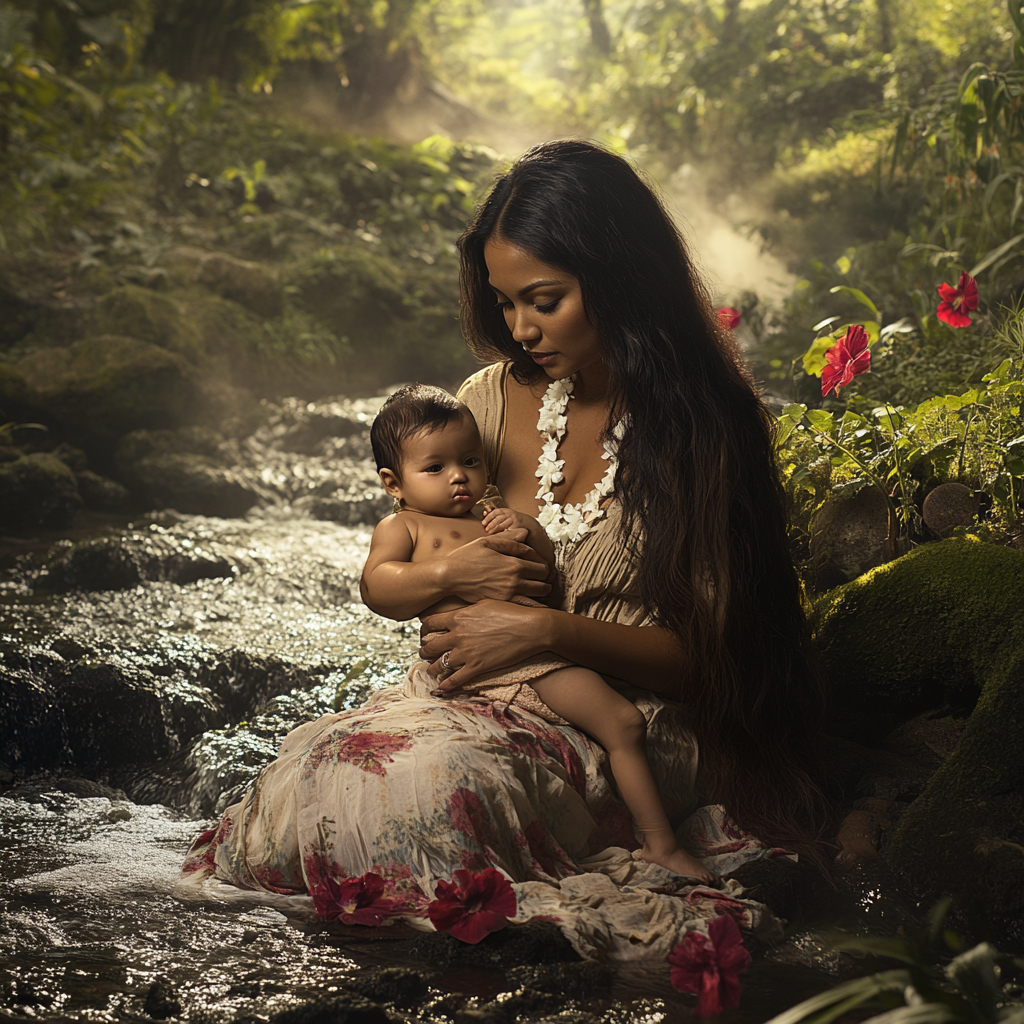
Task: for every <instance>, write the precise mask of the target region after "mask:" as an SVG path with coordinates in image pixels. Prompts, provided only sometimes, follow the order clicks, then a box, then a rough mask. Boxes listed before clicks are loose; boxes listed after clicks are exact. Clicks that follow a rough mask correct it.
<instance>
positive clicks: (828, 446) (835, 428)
mask: <svg viewBox="0 0 1024 1024" xmlns="http://www.w3.org/2000/svg"><path fill="white" fill-rule="evenodd" d="M1009 322H1010V323H1011V324H1012V325H1013V329H1014V330H1015V331H1016V332H1017V334H1019V332H1020V331H1021V330H1022V324H1021V315H1020V314H1018V315H1017V316H1016V317H1014V318H1012V319H1011V321H1009ZM860 379H862V378H858V381H859V380H860ZM1022 396H1024V360H1022V358H1021V352H1020V351H1019V350H1018V352H1017V354H1016V355H1015V356H1013V357H1011V358H1007V359H1004V360H1003V361H1002V362H1001V363H1000V364H999V366H998V367H997V368H996V369H995V370H994V371H993V372H991V373H989V374H986V375H985V377H984V379H983V381H982V382H981V386H980V387H977V388H969V389H968V390H966V391H964V392H963V393H962V394H960V395H939V396H936V397H933V398H930V399H927V400H926V401H924V402H921V403H919V404H917V405H915V406H912V407H903V406H898V407H897V406H893V405H889V404H884V405H876V403H875V401H874V400H873V399H871V398H869V397H866V396H863V395H852V396H851V397H849V398H848V399H847V401H846V403H845V409H842V408H839V407H837V408H836V410H835V411H828V410H824V409H813V408H808V407H807V406H806V405H805V404H803V403H791V404H789V405H787V406H786V407H785V408H784V409H783V410H782V414H781V416H780V418H779V431H778V435H777V444H778V459H779V466H780V470H781V472H782V476H783V480H784V483H785V486H786V490H787V494H788V498H789V503H790V509H791V524H792V525H791V528H792V530H793V531H794V536H793V541H794V546H795V548H796V550H797V551H798V552H802V551H805V550H806V547H807V542H808V539H809V534H810V530H811V522H812V520H813V517H814V515H815V513H816V512H817V510H818V509H819V508H820V507H821V506H822V505H823V504H824V502H825V500H826V498H828V496H829V495H830V494H832V493H834V492H837V491H840V490H859V489H860V488H862V487H875V488H877V489H878V491H879V492H880V493H881V494H882V495H883V496H884V497H885V500H886V502H887V504H888V505H889V509H890V546H891V548H892V550H891V554H892V555H893V556H896V555H898V554H899V553H900V552H901V551H906V550H909V548H910V546H911V545H913V544H915V543H918V542H919V541H921V540H923V539H925V532H924V528H923V526H922V523H921V515H920V510H919V509H920V503H921V501H922V500H923V498H924V496H925V494H926V493H927V492H928V491H930V490H931V489H932V488H933V487H935V486H937V485H938V484H941V483H947V482H949V481H957V482H960V483H963V484H966V485H967V486H968V487H970V489H971V490H972V491H975V492H976V493H979V494H981V495H982V496H983V497H984V505H985V507H986V509H987V515H986V518H985V520H984V522H982V523H979V524H978V526H977V527H976V528H975V530H976V531H977V532H978V534H979V535H981V536H984V537H985V538H986V539H991V540H996V541H1005V540H1006V539H1008V538H1009V537H1012V536H1015V535H1017V534H1018V533H1019V532H1020V529H1021V514H1022V495H1021V489H1022V485H1021V477H1022V476H1024V417H1022V416H1021V400H1022Z"/></svg>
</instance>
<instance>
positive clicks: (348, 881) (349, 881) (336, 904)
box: [314, 871, 396, 927]
mask: <svg viewBox="0 0 1024 1024" xmlns="http://www.w3.org/2000/svg"><path fill="white" fill-rule="evenodd" d="M323 888H324V889H325V890H327V891H326V892H322V893H320V894H318V895H320V900H319V901H317V900H314V903H317V902H319V904H320V905H319V906H317V912H318V913H319V914H320V916H321V917H322V918H323V919H324V920H325V921H340V922H341V923H342V924H365V925H369V926H371V927H373V926H375V925H378V924H380V923H381V922H382V921H383V920H384V918H386V917H390V916H391V915H392V914H394V913H395V912H396V907H395V901H394V900H391V899H388V898H387V897H385V896H384V879H383V878H381V877H380V875H377V874H374V873H373V872H372V871H367V873H366V874H365V875H363V876H362V878H343V879H342V880H341V881H340V882H336V881H335V880H334V879H324V885H323ZM325 897H326V898H325Z"/></svg>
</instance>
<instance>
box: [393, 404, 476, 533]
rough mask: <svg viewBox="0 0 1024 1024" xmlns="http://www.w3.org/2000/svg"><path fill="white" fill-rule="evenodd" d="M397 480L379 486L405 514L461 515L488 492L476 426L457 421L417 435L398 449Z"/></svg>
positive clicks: (470, 421)
mask: <svg viewBox="0 0 1024 1024" xmlns="http://www.w3.org/2000/svg"><path fill="white" fill-rule="evenodd" d="M402 454H403V458H402V479H401V481H398V480H395V479H394V477H393V476H392V478H391V480H390V481H389V480H388V478H387V477H384V472H382V473H381V476H382V478H384V486H385V487H386V488H387V491H388V493H389V494H390V495H391V496H392V497H395V498H402V499H404V501H405V505H406V508H410V509H412V510H414V511H416V512H425V513H427V515H431V516H447V517H451V516H461V515H465V514H466V513H467V512H468V511H469V510H470V509H471V508H472V507H473V506H474V505H475V504H476V503H477V502H478V501H479V500H480V499H481V498H482V497H483V496H484V490H485V489H486V487H487V472H486V470H485V469H484V450H483V445H482V444H481V443H480V434H479V432H478V431H477V428H476V423H474V422H473V419H472V417H470V416H460V417H459V418H458V419H453V420H451V421H449V423H448V424H447V426H445V427H443V428H442V429H441V430H435V431H433V432H432V433H428V432H426V431H421V432H420V433H418V434H413V435H412V436H411V437H409V438H407V439H406V441H405V444H404V445H403V446H402Z"/></svg>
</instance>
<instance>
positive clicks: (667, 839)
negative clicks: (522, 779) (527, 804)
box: [530, 665, 715, 883]
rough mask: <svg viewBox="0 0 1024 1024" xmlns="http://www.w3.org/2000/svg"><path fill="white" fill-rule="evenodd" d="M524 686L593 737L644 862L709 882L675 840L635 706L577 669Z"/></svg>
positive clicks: (594, 675) (712, 876) (698, 864)
mask: <svg viewBox="0 0 1024 1024" xmlns="http://www.w3.org/2000/svg"><path fill="white" fill-rule="evenodd" d="M530 685H531V686H532V687H533V688H534V690H536V691H537V695H538V696H539V697H540V699H541V700H542V701H544V703H545V704H547V706H548V707H549V708H551V710H552V711H554V712H555V714H558V715H561V716H562V717H563V718H564V719H565V720H566V721H568V722H572V724H573V725H575V726H577V727H578V728H580V729H582V730H583V731H584V732H585V733H587V734H588V735H590V736H593V737H594V739H595V740H597V742H598V743H600V744H601V746H602V747H604V749H605V750H606V751H607V752H608V761H609V763H610V764H611V768H612V773H613V774H614V776H615V782H616V784H617V785H618V787H619V794H620V795H621V797H622V799H623V801H624V802H625V804H626V806H627V807H628V808H629V810H630V812H631V813H632V815H633V817H634V818H635V819H636V823H637V825H639V827H640V830H641V831H642V832H643V834H644V850H643V855H644V859H645V860H648V861H653V862H654V863H655V864H660V865H661V866H662V867H665V868H668V869H669V870H670V871H674V872H676V874H679V875H686V876H688V877H690V878H698V879H700V880H701V881H702V882H708V883H710V882H713V881H714V880H715V874H714V872H713V871H709V870H708V869H707V868H706V867H704V865H703V864H701V862H700V861H699V860H697V859H696V858H695V857H691V856H690V855H689V854H688V853H687V852H686V851H685V850H684V849H682V847H680V846H679V844H678V843H677V842H676V838H675V834H674V833H673V831H672V827H671V826H670V825H669V823H668V816H667V815H666V814H665V805H664V804H663V803H662V800H661V794H660V793H659V792H658V784H657V783H656V782H655V781H654V775H653V774H652V773H651V766H650V764H649V763H648V761H647V750H646V747H645V741H646V739H647V722H646V721H645V720H644V716H643V715H642V714H641V713H640V711H639V709H638V708H637V707H636V705H635V704H633V703H631V702H630V701H628V700H626V698H625V697H623V696H622V694H620V693H616V692H615V691H614V690H613V689H612V688H611V687H610V686H609V685H608V684H607V683H606V682H605V681H604V680H603V679H602V678H601V677H600V676H599V675H598V674H597V673H596V672H592V671H591V670H590V669H588V668H581V667H580V666H578V665H573V666H571V667H569V668H563V669H558V671H556V672H551V673H549V674H548V675H546V676H542V677H541V678H540V679H533V680H531V681H530Z"/></svg>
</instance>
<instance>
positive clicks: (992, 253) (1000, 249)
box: [833, 233, 1024, 290]
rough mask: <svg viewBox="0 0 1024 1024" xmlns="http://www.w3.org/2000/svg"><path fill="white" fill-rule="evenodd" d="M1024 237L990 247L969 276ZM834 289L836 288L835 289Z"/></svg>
mask: <svg viewBox="0 0 1024 1024" xmlns="http://www.w3.org/2000/svg"><path fill="white" fill-rule="evenodd" d="M1022 239H1024V233H1021V234H1019V235H1014V236H1013V238H1011V239H1010V240H1009V241H1008V242H1003V244H1002V245H998V246H996V248H994V249H990V250H989V251H988V252H987V253H985V255H984V256H982V258H981V259H980V260H979V261H978V262H977V263H975V264H974V266H973V267H971V269H970V270H968V271H967V274H968V276H969V277H977V276H978V275H979V274H980V273H981V272H982V271H983V270H987V269H988V268H989V267H990V266H992V264H993V263H995V261H996V260H997V259H999V257H1000V256H1004V255H1005V254H1006V253H1008V252H1009V251H1010V250H1011V249H1012V248H1014V246H1016V245H1018V244H1019V243H1020V242H1021V240H1022ZM833 290H834V289H833Z"/></svg>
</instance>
